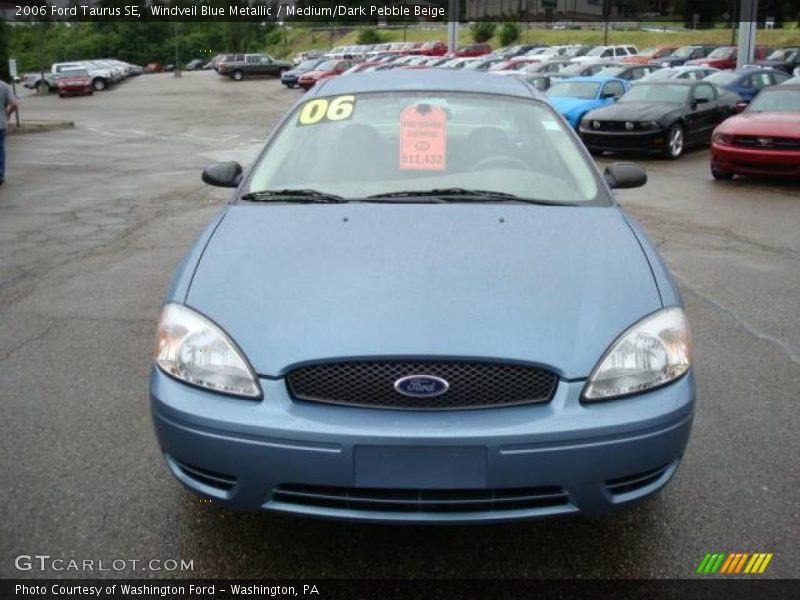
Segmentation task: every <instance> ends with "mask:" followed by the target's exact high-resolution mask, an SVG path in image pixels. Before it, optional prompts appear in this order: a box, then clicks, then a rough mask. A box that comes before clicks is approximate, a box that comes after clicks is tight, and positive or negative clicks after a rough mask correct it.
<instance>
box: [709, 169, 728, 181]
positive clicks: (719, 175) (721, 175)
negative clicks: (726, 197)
mask: <svg viewBox="0 0 800 600" xmlns="http://www.w3.org/2000/svg"><path fill="white" fill-rule="evenodd" d="M711 175H712V177H714V179H717V180H719V181H730V180H731V179H733V173H728V172H727V171H717V170H716V169H715V168H714V167H711Z"/></svg>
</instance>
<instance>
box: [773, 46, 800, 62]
mask: <svg viewBox="0 0 800 600" xmlns="http://www.w3.org/2000/svg"><path fill="white" fill-rule="evenodd" d="M797 52H798V51H797V50H793V49H786V48H784V49H782V50H775V52H773V53H772V54H770V55H769V56H768V57H767V60H791V59H792V58H794V55H795V54H797Z"/></svg>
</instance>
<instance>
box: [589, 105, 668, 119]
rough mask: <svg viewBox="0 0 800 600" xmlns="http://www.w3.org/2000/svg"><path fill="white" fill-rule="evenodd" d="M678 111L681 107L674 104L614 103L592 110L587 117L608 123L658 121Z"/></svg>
mask: <svg viewBox="0 0 800 600" xmlns="http://www.w3.org/2000/svg"><path fill="white" fill-rule="evenodd" d="M680 109H681V105H680V104H675V103H674V102H616V103H614V104H609V105H608V106H603V107H601V108H597V109H595V110H593V111H592V112H591V113H589V117H591V118H593V119H608V120H609V121H658V120H659V119H661V118H662V117H664V116H665V115H667V114H669V113H671V112H673V111H679V110H680Z"/></svg>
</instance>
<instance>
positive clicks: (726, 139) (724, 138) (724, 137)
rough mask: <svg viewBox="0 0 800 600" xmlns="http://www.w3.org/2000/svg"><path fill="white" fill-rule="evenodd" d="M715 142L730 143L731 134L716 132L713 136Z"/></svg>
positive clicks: (731, 139) (731, 140)
mask: <svg viewBox="0 0 800 600" xmlns="http://www.w3.org/2000/svg"><path fill="white" fill-rule="evenodd" d="M714 143H715V144H732V143H733V136H732V135H728V134H725V133H718V134H716V135H715V136H714Z"/></svg>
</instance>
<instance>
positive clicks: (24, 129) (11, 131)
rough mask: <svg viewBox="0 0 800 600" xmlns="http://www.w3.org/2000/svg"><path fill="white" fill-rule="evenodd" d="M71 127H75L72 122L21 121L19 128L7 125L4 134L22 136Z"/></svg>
mask: <svg viewBox="0 0 800 600" xmlns="http://www.w3.org/2000/svg"><path fill="white" fill-rule="evenodd" d="M73 127H75V123H74V122H73V121H23V122H22V123H20V126H19V127H17V126H16V125H12V124H11V123H9V124H8V128H7V129H6V134H8V135H22V134H25V133H39V132H42V131H53V130H56V129H72V128H73Z"/></svg>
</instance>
